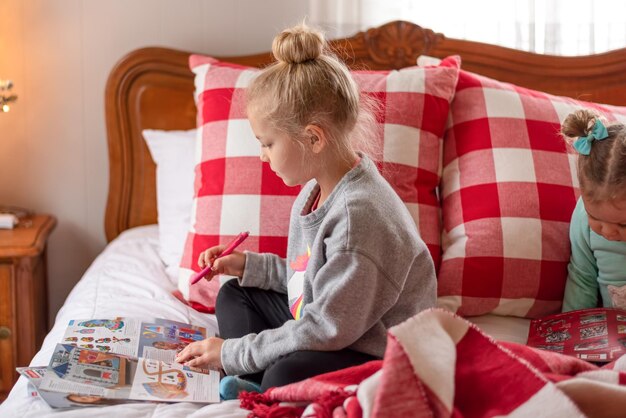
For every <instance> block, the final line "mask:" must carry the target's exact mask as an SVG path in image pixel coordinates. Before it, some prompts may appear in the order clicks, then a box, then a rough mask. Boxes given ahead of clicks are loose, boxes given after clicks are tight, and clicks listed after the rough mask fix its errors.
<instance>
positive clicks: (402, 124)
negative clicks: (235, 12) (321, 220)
mask: <svg viewBox="0 0 626 418" xmlns="http://www.w3.org/2000/svg"><path fill="white" fill-rule="evenodd" d="M459 65H460V61H459V59H458V57H450V58H447V59H445V60H443V61H442V62H441V64H440V65H439V66H436V67H424V68H419V67H411V68H406V69H403V70H400V71H358V72H353V73H352V74H353V76H354V78H355V80H356V81H357V83H358V85H359V86H360V88H361V90H362V91H363V92H364V93H366V94H368V95H371V96H372V97H374V98H376V99H377V100H379V102H380V104H381V108H380V112H379V113H378V115H377V119H378V122H379V124H378V132H377V135H376V137H377V140H376V142H375V144H374V146H373V148H374V150H373V154H374V155H372V158H373V159H374V160H375V161H376V162H377V163H378V166H379V168H380V169H381V171H382V173H383V175H384V176H385V177H386V178H387V180H388V181H389V182H390V184H391V185H392V186H393V187H394V189H395V190H396V192H397V193H398V195H399V196H400V197H401V199H402V200H403V201H404V202H405V204H406V206H407V207H408V209H409V211H410V212H411V214H412V216H413V218H414V219H415V222H416V224H417V225H418V229H419V230H420V233H421V235H422V238H423V240H424V241H425V242H426V244H427V245H428V248H429V250H430V251H431V254H432V255H433V258H434V259H435V262H436V263H437V262H438V261H439V259H440V254H441V244H440V236H441V232H440V231H441V222H440V204H439V200H438V197H437V193H436V189H437V187H438V184H439V180H440V177H441V150H442V138H443V132H444V129H445V123H446V120H447V117H448V111H449V107H450V102H451V101H452V98H453V95H454V90H455V87H456V82H457V79H458V72H459ZM190 67H191V69H192V71H193V72H194V73H195V85H196V92H195V94H196V104H197V107H198V127H199V135H200V136H201V141H198V142H199V144H200V145H199V147H200V149H199V150H198V152H197V160H196V163H197V166H196V172H195V196H194V203H193V207H194V211H193V213H192V220H191V228H190V232H189V234H188V237H187V241H186V244H185V249H184V254H183V258H182V260H181V269H180V276H179V282H178V287H179V290H180V291H181V293H182V294H183V296H184V297H185V299H187V300H188V301H190V302H192V304H193V305H194V306H198V304H199V305H203V306H205V307H208V308H209V311H210V309H211V308H212V307H213V305H214V301H215V297H216V295H217V292H218V290H219V282H218V281H216V280H213V281H211V282H209V283H207V282H206V281H202V282H199V283H198V284H196V285H194V286H192V287H191V288H190V286H189V278H190V277H191V275H192V274H193V272H194V271H197V270H198V266H197V259H198V256H199V254H200V252H202V251H203V250H204V249H206V248H208V247H211V246H214V245H217V244H219V243H224V242H227V241H228V240H230V239H231V238H232V237H234V236H235V235H237V234H238V233H239V232H241V231H245V230H248V231H250V237H249V238H248V239H247V240H246V241H245V242H244V243H243V244H242V245H241V247H240V249H241V250H251V251H259V252H273V253H276V254H279V255H280V256H283V257H284V256H285V255H286V254H285V253H286V248H287V234H288V226H289V214H290V208H291V205H292V203H293V201H294V199H295V197H296V195H297V193H298V192H299V188H289V187H286V186H285V185H284V184H283V182H282V180H281V179H280V178H279V177H278V176H276V175H275V174H274V173H273V172H272V171H271V170H270V168H269V165H267V164H263V163H261V160H260V158H259V155H260V149H259V145H258V142H257V140H256V139H255V137H254V134H253V132H252V130H251V127H250V125H249V122H248V120H247V119H246V115H245V103H244V98H243V92H244V89H245V88H246V86H248V85H249V83H250V81H251V80H252V78H253V77H254V75H255V74H256V73H257V72H258V71H259V70H258V69H254V68H248V67H241V66H237V65H233V64H229V63H224V62H220V61H218V60H216V59H214V58H211V57H205V56H199V55H193V56H191V58H190Z"/></svg>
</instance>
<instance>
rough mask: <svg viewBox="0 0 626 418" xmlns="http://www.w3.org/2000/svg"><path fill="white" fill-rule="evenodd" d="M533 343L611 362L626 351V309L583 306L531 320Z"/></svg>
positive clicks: (529, 337)
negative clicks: (588, 307)
mask: <svg viewBox="0 0 626 418" xmlns="http://www.w3.org/2000/svg"><path fill="white" fill-rule="evenodd" d="M527 344H528V345H529V346H531V347H535V348H540V349H543V350H549V351H554V352H557V353H562V354H567V355H570V356H574V357H576V358H579V359H582V360H587V361H592V362H600V363H602V362H610V361H614V360H616V359H617V358H619V357H620V356H621V355H622V354H624V353H626V311H623V310H620V309H613V308H593V309H581V310H577V311H570V312H564V313H561V314H556V315H550V316H547V317H545V318H541V319H534V320H532V321H531V322H530V329H529V332H528V343H527Z"/></svg>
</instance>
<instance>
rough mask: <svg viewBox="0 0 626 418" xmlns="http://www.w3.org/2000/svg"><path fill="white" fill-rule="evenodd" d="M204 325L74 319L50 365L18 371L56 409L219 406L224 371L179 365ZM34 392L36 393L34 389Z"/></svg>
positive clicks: (204, 332) (203, 331)
mask: <svg viewBox="0 0 626 418" xmlns="http://www.w3.org/2000/svg"><path fill="white" fill-rule="evenodd" d="M207 336H209V335H207V330H206V329H205V328H203V327H199V326H195V325H189V324H184V323H180V322H175V321H170V320H166V319H151V320H149V321H145V320H138V319H133V318H121V317H119V318H113V319H85V320H71V321H70V322H69V325H68V327H67V329H66V331H65V334H64V336H63V338H62V341H61V344H57V346H56V348H55V352H54V355H53V357H52V359H51V360H50V364H49V365H48V366H47V367H26V368H18V372H19V373H20V374H22V375H23V376H25V377H26V378H27V379H28V380H29V381H30V383H31V384H32V386H34V388H32V389H34V390H35V391H36V392H38V393H39V396H40V397H41V398H42V399H43V400H44V401H46V402H47V403H48V404H49V405H50V406H52V407H54V408H64V407H71V406H90V405H103V404H106V405H109V404H114V403H119V402H128V401H140V400H147V401H163V402H203V403H212V402H219V389H218V387H219V373H218V372H216V371H208V370H202V369H195V368H189V367H186V366H183V365H180V364H178V363H176V362H175V361H174V358H175V356H176V354H177V352H178V351H180V350H182V349H183V348H184V347H185V346H186V345H187V344H189V343H191V342H194V341H200V340H203V339H205V338H206V337H207ZM31 391H32V390H31Z"/></svg>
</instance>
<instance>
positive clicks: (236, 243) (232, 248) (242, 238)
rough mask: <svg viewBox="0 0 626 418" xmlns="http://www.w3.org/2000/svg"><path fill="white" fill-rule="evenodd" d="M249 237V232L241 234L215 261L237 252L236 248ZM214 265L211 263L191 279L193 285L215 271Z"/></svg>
mask: <svg viewBox="0 0 626 418" xmlns="http://www.w3.org/2000/svg"><path fill="white" fill-rule="evenodd" d="M248 235H250V233H249V232H247V231H246V232H242V233H241V234H239V235H237V236H236V237H235V239H233V240H232V241H231V242H229V243H228V245H227V246H226V248H225V249H224V251H222V252H221V253H220V255H218V256H217V257H215V260H217V259H218V258H220V257H225V256H227V255H229V254H230V253H232V252H233V251H235V248H237V247H238V246H239V244H241V243H242V242H244V241H245V239H246V238H248ZM215 260H213V263H215ZM213 263H211V264H210V265H207V266H206V267H205V268H203V269H202V270H201V271H200V272H198V273H196V274H195V275H194V276H193V277H192V278H191V284H196V283H198V282H199V281H200V279H202V278H203V277H204V276H206V275H207V274H208V273H209V272H210V271H211V270H213Z"/></svg>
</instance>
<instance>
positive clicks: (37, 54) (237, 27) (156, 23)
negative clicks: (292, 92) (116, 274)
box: [0, 0, 307, 320]
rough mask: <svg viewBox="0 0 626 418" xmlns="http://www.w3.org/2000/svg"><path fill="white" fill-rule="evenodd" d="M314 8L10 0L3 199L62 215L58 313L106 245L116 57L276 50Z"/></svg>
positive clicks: (2, 5) (55, 251)
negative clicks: (108, 89) (146, 52)
mask: <svg viewBox="0 0 626 418" xmlns="http://www.w3.org/2000/svg"><path fill="white" fill-rule="evenodd" d="M306 10H307V2H305V1H293V0H262V1H259V0H222V1H218V0H184V1H183V0H132V1H129V0H106V1H94V0H54V1H50V0H0V79H3V78H4V79H7V78H8V79H11V80H13V81H14V82H15V88H14V91H15V92H16V93H17V94H18V95H19V101H18V103H17V104H16V105H14V106H13V107H12V109H11V111H10V112H9V113H6V114H2V113H0V204H11V205H18V206H23V207H27V208H30V209H33V210H35V211H37V212H45V213H51V214H53V215H55V216H56V217H57V219H58V225H57V228H56V230H55V231H54V232H53V234H52V236H51V238H50V241H49V247H48V251H49V252H48V279H49V295H50V296H49V300H50V315H51V320H52V319H53V318H54V315H55V314H56V312H57V311H58V309H59V307H60V306H61V305H62V303H63V301H64V300H65V297H66V296H67V294H68V293H69V291H70V290H71V289H72V287H73V286H74V284H75V283H76V282H77V281H78V280H79V279H80V277H81V276H82V274H83V273H84V271H85V270H86V269H87V267H88V266H89V264H90V263H91V262H92V261H93V259H94V258H95V256H96V255H97V254H98V253H99V252H100V251H101V250H102V249H103V248H104V246H105V244H106V240H105V236H104V226H103V225H104V210H105V202H106V196H107V191H108V160H107V158H108V157H107V148H106V131H105V122H104V86H105V82H106V78H107V75H108V73H109V71H110V69H111V68H112V67H113V65H114V64H115V62H116V61H117V60H118V59H119V58H121V57H122V56H123V55H125V54H126V53H127V52H129V51H131V50H133V49H136V48H139V47H143V46H155V45H159V46H169V47H174V48H178V49H184V50H189V51H195V52H204V53H208V54H215V55H241V54H250V53H256V52H263V51H267V50H269V49H270V47H271V41H272V39H273V36H274V35H275V34H276V33H277V32H278V31H280V30H281V29H283V28H284V27H286V26H289V25H292V24H294V23H296V22H298V21H299V20H301V19H302V18H303V17H304V16H305V14H306Z"/></svg>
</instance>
